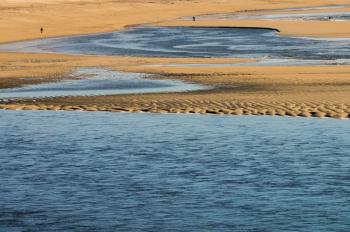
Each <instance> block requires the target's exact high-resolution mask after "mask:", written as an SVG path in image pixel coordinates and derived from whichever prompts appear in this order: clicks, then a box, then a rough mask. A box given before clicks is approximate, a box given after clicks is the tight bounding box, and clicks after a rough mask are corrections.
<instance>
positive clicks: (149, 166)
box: [0, 111, 350, 232]
mask: <svg viewBox="0 0 350 232" xmlns="http://www.w3.org/2000/svg"><path fill="white" fill-rule="evenodd" d="M0 132H1V136H0V154H1V155H0V176H1V178H0V186H1V191H0V199H1V201H0V231H6V232H8V231H16V232H17V231H327V232H328V231H348V230H349V229H350V208H349V207H348V206H349V203H350V202H349V201H350V198H349V196H350V182H349V179H350V173H349V170H350V136H349V135H350V123H349V122H348V121H341V120H330V119H322V120H320V119H305V118H288V117H287V118H273V117H226V116H222V117H221V116H198V115H150V114H118V113H105V112H98V113H87V112H45V111H42V112H30V111H0Z"/></svg>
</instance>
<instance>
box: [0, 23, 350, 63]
mask: <svg viewBox="0 0 350 232" xmlns="http://www.w3.org/2000/svg"><path fill="white" fill-rule="evenodd" d="M349 45H350V39H344V40H334V41H327V40H312V39H306V38H289V37H282V36H278V34H276V32H275V31H273V30H267V29H240V28H231V29H230V28H186V27H177V28H164V27H163V28H159V27H137V28H132V29H128V30H125V31H120V32H113V33H106V34H99V35H88V36H78V37H66V38H57V39H47V40H35V41H28V42H20V43H14V44H9V45H2V46H0V49H2V50H11V51H21V52H39V53H44V52H53V53H64V54H96V55H116V56H119V55H122V56H123V55H125V56H149V57H153V56H154V57H242V58H256V59H262V60H274V61H278V60H281V63H282V64H284V65H286V62H285V60H295V62H294V63H293V62H291V65H295V64H303V65H306V64H311V65H314V64H315V63H317V64H332V65H333V64H342V65H344V64H349V63H350V62H349V61H350V46H349ZM277 63H278V62H277ZM273 64H274V65H276V62H273ZM287 64H288V62H287Z"/></svg>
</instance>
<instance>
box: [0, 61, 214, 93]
mask: <svg viewBox="0 0 350 232" xmlns="http://www.w3.org/2000/svg"><path fill="white" fill-rule="evenodd" d="M71 76H72V77H73V79H70V80H65V81H59V82H55V83H46V84H38V85H27V86H24V87H21V88H11V89H0V99H6V98H34V97H35V98H40V97H57V96H92V95H116V94H133V93H159V92H185V91H194V90H202V89H207V88H208V87H205V86H201V85H195V84H188V83H184V82H181V81H172V80H152V79H147V77H148V76H149V75H146V74H141V73H124V72H115V71H111V70H107V69H102V68H80V69H77V70H76V71H75V72H73V73H72V74H71ZM74 77H78V78H74Z"/></svg>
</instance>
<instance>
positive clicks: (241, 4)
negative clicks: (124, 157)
mask: <svg viewBox="0 0 350 232" xmlns="http://www.w3.org/2000/svg"><path fill="white" fill-rule="evenodd" d="M348 4H350V1H345V0H342V1H341V0H336V1H334V0H333V1H330V0H329V1H320V0H312V1H308V2H305V1H299V0H292V1H288V2H287V1H285V2H283V1H273V0H270V1H254V0H249V1H246V0H240V1H229V0H221V1H217V2H215V3H214V2H209V3H202V2H195V1H165V0H157V1H153V2H148V3H145V2H143V1H138V0H135V1H125V0H119V1H107V0H102V1H99V2H95V1H78V0H71V1H69V0H51V1H44V0H42V1H40V0H31V1H20V0H9V1H5V2H2V3H0V12H1V14H0V30H1V31H5V32H6V33H1V34H0V42H1V43H7V42H13V41H22V40H29V39H37V38H41V37H58V36H68V35H80V34H90V33H100V32H108V31H115V30H121V29H123V28H126V27H129V26H131V25H140V24H150V25H157V26H191V27H217V26H220V27H263V28H274V29H277V30H279V31H280V34H281V35H283V36H300V37H315V38H350V29H349V28H350V22H349V21H335V22H333V21H307V22H305V21H280V20H276V21H274V20H235V21H217V20H214V21H211V20H206V21H196V22H192V21H179V20H176V19H177V18H179V17H183V16H192V15H202V14H214V13H231V12H245V11H247V12H249V11H256V10H270V9H288V8H298V7H310V6H328V5H348ZM344 9H348V8H344ZM344 9H332V10H331V11H333V12H336V11H341V10H344ZM322 11H325V10H322ZM306 12H307V11H306ZM91 16H93V17H91ZM40 27H44V30H45V33H44V35H41V34H40V31H39V28H40ZM253 61H254V60H252V59H241V58H147V57H111V56H109V57H108V56H72V55H59V54H22V53H8V52H7V53H5V52H4V53H0V70H1V71H0V88H11V87H19V86H23V85H26V84H36V83H45V82H54V81H60V80H63V79H67V78H69V73H70V72H72V71H73V70H74V69H76V68H79V67H105V68H109V69H112V70H116V71H126V72H140V73H150V74H154V76H152V78H156V79H176V80H182V81H185V82H189V83H196V84H202V85H208V86H211V87H213V88H212V89H210V90H203V91H197V92H186V93H159V94H142V95H138V94H135V95H118V96H117V95H115V96H94V97H57V98H49V99H36V100H35V101H32V100H21V101H20V100H16V101H9V102H6V103H1V104H0V109H19V110H29V109H31V110H85V111H113V112H154V113H201V114H231V115H280V116H284V115H287V116H303V117H311V116H312V117H333V118H349V117H350V66H345V65H344V66H288V67H283V66H278V67H273V66H272V67H271V66H269V67H259V66H208V67H205V66H181V64H189V63H190V64H235V63H246V62H253ZM159 64H178V65H175V66H166V65H165V66H164V65H159Z"/></svg>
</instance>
